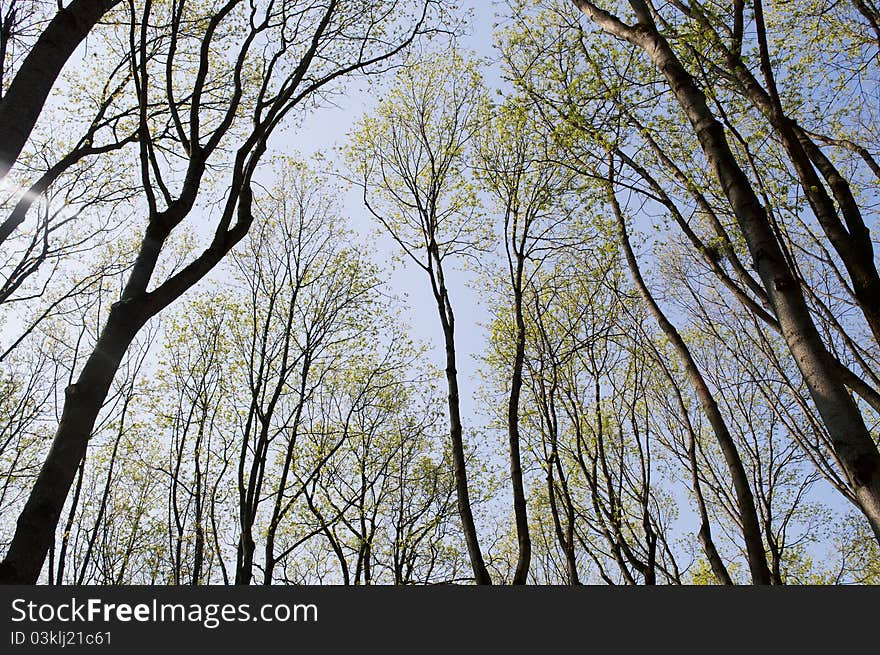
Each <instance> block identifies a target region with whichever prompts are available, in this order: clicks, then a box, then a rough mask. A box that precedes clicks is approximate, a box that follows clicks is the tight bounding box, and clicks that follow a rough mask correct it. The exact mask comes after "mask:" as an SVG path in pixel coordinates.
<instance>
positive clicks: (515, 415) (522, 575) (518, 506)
mask: <svg viewBox="0 0 880 655" xmlns="http://www.w3.org/2000/svg"><path fill="white" fill-rule="evenodd" d="M522 271H523V257H522V255H517V268H516V273H515V277H514V285H513V310H514V317H515V320H516V352H515V354H514V358H513V372H512V374H511V376H510V397H509V399H508V403H507V436H508V443H509V453H510V482H511V485H512V486H513V511H514V516H515V519H516V540H517V545H518V547H519V556H518V557H517V561H516V571H515V572H514V574H513V584H515V585H520V584H525V583H526V580H527V579H528V575H529V564H530V562H531V559H532V540H531V537H530V536H529V519H528V513H527V506H526V494H525V487H524V485H523V474H522V459H521V457H520V433H519V401H520V395H521V393H522V379H523V362H524V360H525V350H526V325H525V320H524V319H523V306H522V277H523V275H522Z"/></svg>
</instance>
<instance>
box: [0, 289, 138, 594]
mask: <svg viewBox="0 0 880 655" xmlns="http://www.w3.org/2000/svg"><path fill="white" fill-rule="evenodd" d="M145 317H146V313H145V312H143V311H138V308H137V306H132V303H130V302H117V303H115V304H114V305H113V307H112V308H111V310H110V316H109V317H108V319H107V323H106V324H105V326H104V329H103V330H102V331H101V335H100V337H99V338H98V342H97V344H96V346H95V349H94V350H93V351H92V354H91V355H90V356H89V358H88V360H87V361H86V363H85V366H84V367H83V370H82V373H80V376H79V378H78V379H77V381H76V383H74V384H72V385H70V386H69V387H67V389H66V390H65V396H66V397H65V402H64V410H63V411H62V414H61V421H60V423H59V425H58V430H57V432H56V433H55V438H54V439H53V441H52V446H51V448H50V450H49V454H48V455H47V456H46V460H45V462H43V466H42V468H41V469H40V473H39V475H38V476H37V480H36V482H35V483H34V487H33V490H32V491H31V494H30V496H29V497H28V500H27V503H26V504H25V506H24V509H23V510H22V513H21V515H20V516H19V517H18V525H17V527H16V530H15V535H14V536H13V538H12V542H11V543H10V545H9V550H8V551H7V553H6V557H5V558H4V560H3V562H2V564H0V583H2V584H35V583H36V582H37V579H38V578H39V575H40V571H41V570H42V568H43V562H44V561H45V558H46V553H47V552H48V550H49V546H50V545H51V543H52V540H53V538H54V532H55V526H56V525H57V524H58V519H59V517H60V515H61V510H62V509H63V507H64V503H65V500H66V499H67V494H68V491H69V490H70V486H71V484H72V483H73V478H74V476H75V475H76V470H77V467H78V466H79V464H80V462H81V461H82V458H83V457H84V456H85V452H86V446H87V444H88V441H89V437H90V436H91V433H92V429H93V428H94V426H95V420H96V419H97V417H98V413H99V412H100V410H101V407H102V406H103V404H104V399H105V398H106V396H107V392H108V391H109V390H110V385H111V383H112V382H113V378H114V376H115V375H116V371H117V370H118V368H119V365H120V363H121V362H122V358H123V356H124V355H125V351H126V350H127V349H128V347H129V346H130V345H131V342H132V341H133V340H134V337H135V335H136V334H137V332H138V330H139V329H140V328H141V327H142V326H143V324H144V323H145V322H146V318H145Z"/></svg>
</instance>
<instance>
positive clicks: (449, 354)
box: [431, 244, 492, 585]
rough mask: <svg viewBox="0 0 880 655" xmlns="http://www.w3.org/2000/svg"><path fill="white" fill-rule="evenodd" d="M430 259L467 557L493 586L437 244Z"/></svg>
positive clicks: (479, 581) (478, 575) (482, 579)
mask: <svg viewBox="0 0 880 655" xmlns="http://www.w3.org/2000/svg"><path fill="white" fill-rule="evenodd" d="M431 256H432V258H433V261H434V263H435V265H436V273H435V272H434V270H432V271H431V273H432V275H431V283H432V286H433V289H434V298H435V300H436V301H437V311H438V312H439V315H440V323H441V325H442V327H443V342H444V346H445V350H446V385H447V388H448V391H449V396H448V399H449V402H448V407H449V437H450V441H451V443H452V470H453V474H454V475H455V491H456V496H457V499H458V513H459V516H460V517H461V525H462V530H463V531H464V538H465V543H466V545H467V550H468V557H469V558H470V561H471V568H473V571H474V581H475V582H476V583H477V584H479V585H490V584H492V578H491V577H490V576H489V571H488V570H487V569H486V564H485V562H484V561H483V553H482V552H481V551H480V542H479V539H478V538H477V528H476V525H475V523H474V515H473V512H472V510H471V499H470V493H469V492H468V482H467V463H466V462H465V454H464V440H463V438H462V426H461V410H460V401H459V393H458V370H457V369H456V363H455V315H454V314H453V313H452V305H451V304H450V302H449V294H448V292H447V289H446V283H445V281H444V278H443V268H442V266H441V264H440V256H439V253H438V252H437V249H436V244H432V247H431Z"/></svg>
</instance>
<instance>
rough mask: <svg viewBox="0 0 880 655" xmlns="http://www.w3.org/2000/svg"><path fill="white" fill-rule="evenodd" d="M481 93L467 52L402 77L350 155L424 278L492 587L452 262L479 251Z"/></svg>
mask: <svg viewBox="0 0 880 655" xmlns="http://www.w3.org/2000/svg"><path fill="white" fill-rule="evenodd" d="M482 93H483V89H482V86H481V81H480V77H479V74H478V72H477V70H476V67H475V66H474V65H473V64H469V63H466V62H465V61H464V60H463V59H462V58H461V56H460V55H458V54H457V53H454V52H453V54H452V55H451V56H450V59H449V66H448V68H445V67H438V66H437V65H436V63H435V62H433V61H428V60H424V61H422V62H419V63H413V64H411V65H409V66H407V67H406V68H405V69H404V70H403V71H401V72H400V73H399V74H398V76H397V78H396V80H395V83H394V85H393V86H392V88H391V90H390V91H389V93H388V95H387V96H386V97H385V99H384V100H383V101H382V103H381V104H380V105H379V107H378V110H377V112H376V115H375V116H372V117H369V118H366V119H364V121H363V122H362V123H361V125H360V127H359V128H358V131H357V134H356V136H355V137H354V143H353V144H352V146H351V147H350V150H349V153H348V156H349V159H350V161H351V162H352V165H353V168H354V173H355V175H356V177H355V183H356V184H358V185H359V186H360V187H361V189H362V190H363V199H364V204H365V205H366V207H367V208H368V210H369V211H370V213H371V214H372V215H373V216H375V217H376V219H377V220H378V221H379V222H380V223H381V224H382V226H383V227H384V228H385V230H386V231H387V232H388V233H389V234H390V235H391V236H392V237H393V238H394V240H395V241H396V242H397V244H398V245H399V246H400V248H401V250H402V251H403V253H404V254H405V256H406V257H407V258H408V259H409V260H410V261H412V262H413V263H415V264H416V265H417V266H418V267H419V268H420V269H421V270H422V271H424V273H425V274H426V275H427V277H428V280H429V282H430V284H431V293H432V294H433V296H434V300H435V301H436V304H437V314H438V317H439V319H440V325H441V327H442V329H443V341H444V347H445V350H446V383H447V388H448V391H449V433H450V442H451V444H452V457H453V468H454V470H455V479H456V488H457V496H458V510H459V513H460V514H461V523H462V527H463V529H464V533H465V541H466V543H467V547H468V554H469V556H470V559H471V566H472V568H473V571H474V580H475V581H476V582H477V584H491V578H490V577H489V573H488V571H487V570H486V565H485V562H484V560H483V555H482V552H481V550H480V544H479V540H478V538H477V531H476V526H475V524H474V519H473V512H472V510H471V503H470V499H469V491H468V483H467V467H466V462H465V447H464V442H463V437H462V432H463V428H462V422H461V409H460V399H459V394H460V392H459V384H458V369H457V365H456V354H455V314H454V312H453V309H452V302H451V299H450V294H449V288H448V286H447V270H446V266H447V263H448V261H449V260H451V259H453V258H455V257H456V256H469V255H473V254H474V253H475V252H477V251H478V249H479V247H480V237H481V235H480V231H481V228H480V225H479V223H478V222H477V221H475V220H474V219H473V215H474V213H475V201H474V192H473V189H472V186H471V185H470V184H469V183H468V182H467V179H466V170H465V167H466V160H465V150H466V148H468V147H469V144H470V142H471V141H472V140H473V139H474V138H475V136H476V134H477V131H478V130H479V129H480V124H479V121H478V118H479V113H478V110H479V106H480V99H481V95H482Z"/></svg>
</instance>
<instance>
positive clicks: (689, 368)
mask: <svg viewBox="0 0 880 655" xmlns="http://www.w3.org/2000/svg"><path fill="white" fill-rule="evenodd" d="M612 185H613V181H609V189H608V197H609V200H610V202H611V206H612V208H613V209H614V214H615V217H616V218H617V226H618V231H619V233H620V243H621V246H622V247H623V251H624V255H625V257H626V261H627V264H628V266H629V269H630V274H631V275H632V278H633V282H634V283H635V285H636V288H637V289H638V291H639V295H641V296H642V298H643V299H644V301H645V304H646V305H647V306H648V309H649V311H650V312H651V314H652V315H653V316H654V318H655V320H656V321H657V323H658V325H659V326H660V329H661V330H663V334H665V335H666V338H667V339H669V341H670V342H671V343H672V346H673V347H674V348H675V351H676V353H677V354H678V356H679V359H681V363H682V365H683V366H684V369H685V372H686V373H687V377H688V380H689V381H690V383H691V385H692V386H693V387H694V390H695V391H696V392H697V397H698V398H699V399H700V405H701V406H702V408H703V412H704V413H705V415H706V418H707V419H709V423H710V424H711V425H712V430H713V431H714V433H715V438H716V439H717V441H718V446H719V447H720V448H721V453H722V454H723V456H724V461H725V463H726V464H727V470H728V472H729V473H730V477H731V481H732V482H733V488H734V491H735V493H736V504H737V510H738V514H739V519H740V522H741V524H742V535H743V539H744V540H745V544H746V554H747V558H748V561H749V571H750V572H751V574H752V582H753V583H754V584H760V585H769V584H770V583H771V579H770V568H769V567H768V565H767V555H766V553H765V552H764V541H763V539H762V538H761V524H760V523H759V521H758V513H757V511H756V509H755V499H754V496H753V495H752V490H751V487H750V485H749V478H748V475H747V474H746V471H745V467H744V466H743V463H742V458H741V457H740V454H739V451H738V450H737V447H736V443H735V442H734V440H733V437H732V436H731V434H730V431H729V430H728V429H727V423H726V422H725V421H724V417H723V416H722V415H721V411H720V410H719V409H718V404H717V403H716V402H715V398H714V397H713V396H712V392H711V391H710V390H709V387H708V385H707V384H706V381H705V380H704V379H703V375H702V373H700V369H699V368H698V367H697V363H696V362H695V361H694V359H693V356H692V355H691V352H690V350H689V349H688V347H687V344H686V343H685V342H684V339H682V338H681V335H680V334H679V333H678V330H676V329H675V326H674V325H672V323H670V322H669V320H668V319H667V318H666V315H665V314H664V313H663V311H662V310H661V309H660V306H659V305H657V303H656V301H655V300H654V297H653V296H652V295H651V292H650V290H649V289H648V287H647V285H646V284H645V281H644V279H643V278H642V275H641V272H640V270H639V265H638V262H637V261H636V257H635V253H634V252H633V250H632V246H631V245H630V242H629V235H628V234H627V230H626V222H625V219H624V217H623V214H622V213H621V210H620V207H619V205H618V204H617V199H616V198H615V197H614V189H613V188H612ZM714 568H715V567H714V566H713V569H714Z"/></svg>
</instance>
